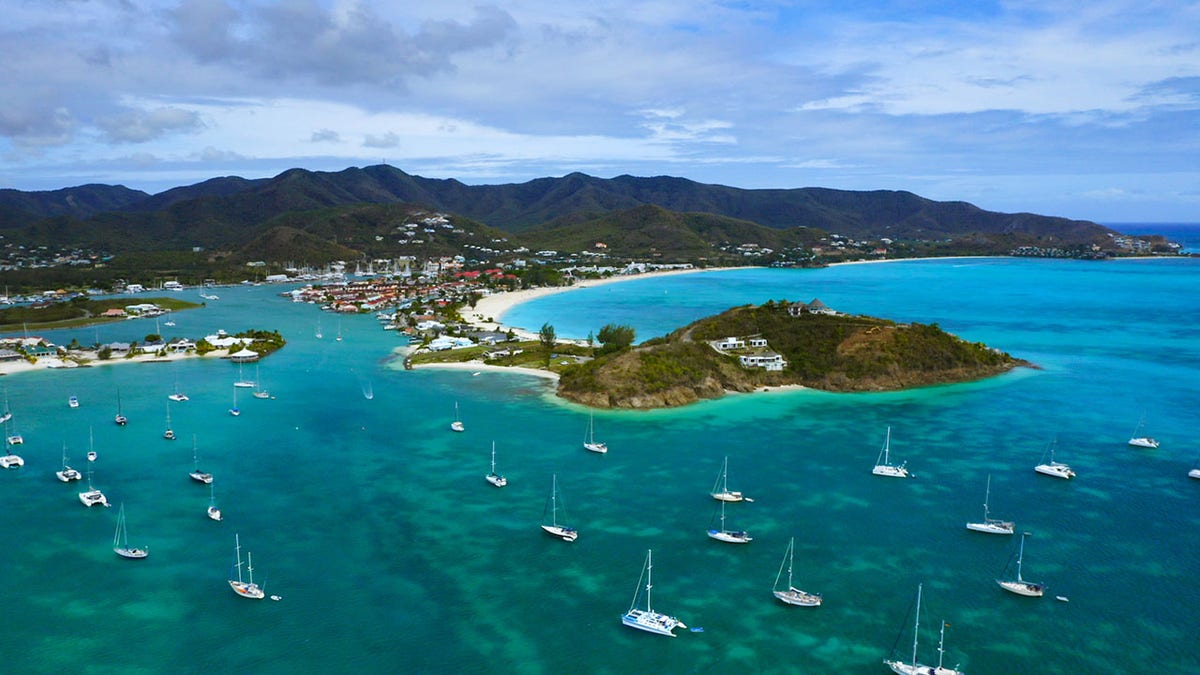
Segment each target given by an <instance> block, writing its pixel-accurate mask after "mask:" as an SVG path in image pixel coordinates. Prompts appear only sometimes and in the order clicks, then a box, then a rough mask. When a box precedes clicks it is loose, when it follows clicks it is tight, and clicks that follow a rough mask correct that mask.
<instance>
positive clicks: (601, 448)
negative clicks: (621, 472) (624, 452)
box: [583, 443, 608, 454]
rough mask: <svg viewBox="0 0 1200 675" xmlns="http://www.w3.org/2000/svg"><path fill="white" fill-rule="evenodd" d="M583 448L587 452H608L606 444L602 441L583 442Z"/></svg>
mask: <svg viewBox="0 0 1200 675" xmlns="http://www.w3.org/2000/svg"><path fill="white" fill-rule="evenodd" d="M583 449H584V450H587V451H588V452H598V453H600V454H604V453H606V452H608V446H607V445H605V444H604V443H584V444H583Z"/></svg>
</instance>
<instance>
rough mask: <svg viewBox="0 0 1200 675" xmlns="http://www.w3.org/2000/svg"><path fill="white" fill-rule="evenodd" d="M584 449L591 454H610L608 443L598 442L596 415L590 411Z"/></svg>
mask: <svg viewBox="0 0 1200 675" xmlns="http://www.w3.org/2000/svg"><path fill="white" fill-rule="evenodd" d="M583 449H584V450H588V451H590V452H599V453H601V454H603V453H606V452H608V444H607V443H597V442H596V433H595V415H594V414H593V413H592V411H590V410H589V411H588V428H587V435H586V436H584V438H583Z"/></svg>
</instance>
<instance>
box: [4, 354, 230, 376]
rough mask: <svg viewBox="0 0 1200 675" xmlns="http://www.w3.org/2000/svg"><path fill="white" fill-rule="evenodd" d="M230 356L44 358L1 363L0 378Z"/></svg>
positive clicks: (150, 355) (164, 355)
mask: <svg viewBox="0 0 1200 675" xmlns="http://www.w3.org/2000/svg"><path fill="white" fill-rule="evenodd" d="M228 356H229V355H228V354H226V353H224V351H223V350H214V351H211V352H209V353H207V354H196V353H195V352H192V353H183V354H138V355H137V356H133V357H130V358H126V357H124V356H122V357H118V358H113V359H97V358H81V359H80V360H79V361H76V360H74V359H72V358H70V357H67V358H62V357H58V356H44V357H42V358H39V359H38V360H37V363H30V362H28V361H26V360H25V359H21V360H19V361H7V362H4V363H0V377H4V376H8V375H16V374H18V373H29V372H33V371H38V370H74V369H76V368H95V367H101V366H115V365H118V364H122V363H170V362H172V361H181V360H184V359H210V358H226V357H228Z"/></svg>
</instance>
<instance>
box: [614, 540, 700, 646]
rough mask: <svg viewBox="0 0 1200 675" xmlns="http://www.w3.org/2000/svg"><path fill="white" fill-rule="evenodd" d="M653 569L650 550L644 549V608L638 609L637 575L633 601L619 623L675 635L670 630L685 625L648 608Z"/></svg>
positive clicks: (640, 580) (651, 631)
mask: <svg viewBox="0 0 1200 675" xmlns="http://www.w3.org/2000/svg"><path fill="white" fill-rule="evenodd" d="M653 570H654V564H653V559H652V556H651V551H649V550H647V551H646V564H645V565H643V566H642V572H643V574H644V575H645V576H646V586H645V589H646V609H638V608H637V601H638V595H640V594H641V592H642V577H641V576H639V577H638V583H637V587H636V588H634V591H633V602H632V603H630V604H629V611H627V612H625V613H624V614H622V615H621V623H623V624H625V625H626V626H629V627H630V628H636V629H638V630H644V631H646V632H648V633H654V634H656V635H667V636H670V637H676V635H675V633H673V632H672V631H673V630H675V629H676V628H687V626H686V625H685V624H684V623H683V622H682V621H680V620H679V619H676V618H675V617H673V616H668V615H666V614H662V613H660V612H656V611H654V610H653V609H651V608H650V589H651V588H652V587H653V584H652V583H651V573H652V572H653Z"/></svg>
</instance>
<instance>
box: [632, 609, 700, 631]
mask: <svg viewBox="0 0 1200 675" xmlns="http://www.w3.org/2000/svg"><path fill="white" fill-rule="evenodd" d="M621 623H623V624H625V625H626V626H629V627H630V628H636V629H638V630H644V631H646V632H647V633H654V634H655V635H666V636H667V637H677V636H676V635H675V633H673V632H671V631H673V630H675V629H676V628H687V626H685V625H684V623H683V622H682V621H680V620H679V619H676V618H675V617H673V616H667V615H666V614H659V613H658V612H648V611H646V610H642V609H631V610H629V611H628V612H626V613H625V614H623V615H622V616H621Z"/></svg>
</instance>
